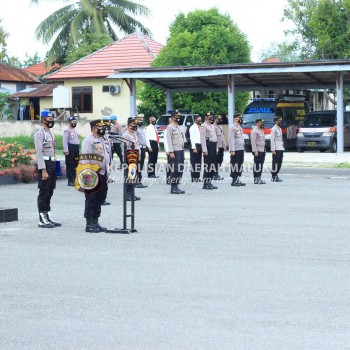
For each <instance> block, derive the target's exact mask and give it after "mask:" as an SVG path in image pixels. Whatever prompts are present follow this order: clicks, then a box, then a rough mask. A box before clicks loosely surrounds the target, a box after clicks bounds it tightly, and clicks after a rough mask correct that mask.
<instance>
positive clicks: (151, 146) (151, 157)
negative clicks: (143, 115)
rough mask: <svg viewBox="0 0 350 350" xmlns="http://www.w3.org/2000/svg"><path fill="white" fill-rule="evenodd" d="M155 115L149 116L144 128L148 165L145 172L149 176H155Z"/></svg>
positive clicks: (157, 139) (156, 157)
mask: <svg viewBox="0 0 350 350" xmlns="http://www.w3.org/2000/svg"><path fill="white" fill-rule="evenodd" d="M156 121H157V120H156V117H154V116H151V117H149V125H148V126H147V128H146V142H147V148H148V167H147V173H148V177H149V178H157V177H158V176H157V175H156V166H157V162H158V152H159V136H158V131H157V128H156Z"/></svg>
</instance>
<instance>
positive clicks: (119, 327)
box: [0, 152, 350, 350]
mask: <svg viewBox="0 0 350 350" xmlns="http://www.w3.org/2000/svg"><path fill="white" fill-rule="evenodd" d="M291 154H292V153H289V152H286V154H285V166H284V167H283V169H282V171H281V174H280V177H281V178H282V179H283V180H284V181H283V182H282V183H271V182H268V183H267V184H265V185H255V184H253V183H252V174H251V172H250V169H249V163H250V161H251V160H250V156H251V155H250V154H246V163H247V168H246V172H245V173H244V176H243V177H244V179H245V181H246V182H247V185H246V186H245V187H239V188H237V187H231V186H230V179H229V177H228V173H227V169H226V168H225V167H224V169H223V170H222V172H221V175H222V176H224V178H225V180H223V181H215V183H216V184H217V186H218V187H219V188H218V189H217V190H212V191H206V190H203V189H202V188H201V187H202V186H201V184H200V183H196V184H192V183H189V182H188V178H189V174H188V172H186V173H185V175H184V181H183V182H184V183H183V184H182V185H181V188H182V189H184V190H185V191H186V193H185V194H184V195H171V194H170V193H169V192H170V189H169V186H168V185H166V184H165V183H164V181H163V180H164V173H163V172H159V175H161V176H160V178H158V179H155V180H154V179H152V181H150V180H151V179H145V180H144V183H145V184H148V187H147V188H145V189H137V190H136V191H137V195H140V196H141V197H142V199H141V201H139V202H136V219H135V227H136V229H137V232H135V233H131V234H107V233H99V234H91V233H86V232H84V228H85V221H84V218H83V211H84V196H83V194H82V193H79V192H78V191H76V190H75V189H74V188H72V187H68V186H67V183H66V180H59V181H58V184H57V189H56V190H55V193H54V196H53V200H52V211H53V216H54V218H55V219H56V220H58V221H61V222H62V223H63V226H62V227H59V228H54V229H41V228H38V227H37V223H38V214H37V208H36V198H37V194H38V189H37V186H36V184H19V185H8V186H0V193H1V197H0V198H1V199H0V206H1V207H17V208H18V211H19V220H18V221H17V222H12V223H6V224H0V249H1V253H0V266H1V267H0V269H1V274H0V296H1V299H0V349H2V350H3V349H4V350H5V349H6V350H7V349H11V350H12V349H35V350H38V349H45V350H46V349H60V350H63V349H94V350H95V349H111V350H112V349H113V350H115V349H117V350H124V349H130V350H137V349H140V350H143V349H152V350H156V349H167V350H168V349H179V350H180V349H181V350H183V349H205V350H206V349H208V350H212V349H220V350H225V349H228V350H232V349H242V350H243V349H251V350H260V349H264V350H265V349H266V350H271V349H297V350H303V349H307V350H309V349H315V350H322V349H325V350H326V349H327V350H329V349H332V350H340V349H342V350H343V349H350V332H349V324H350V312H349V295H350V294H349V289H350V253H349V252H350V240H349V232H350V220H349V198H350V169H338V168H334V167H335V166H337V165H338V164H344V163H346V162H349V155H348V153H345V154H344V155H334V154H329V153H326V154H320V153H317V154H316V153H314V154H312V155H310V154H311V153H303V154H298V153H295V154H293V156H292V155H291ZM267 157H270V156H269V155H268V156H267ZM293 157H295V158H293ZM302 157H304V158H303V161H300V159H301V158H302ZM317 157H318V160H319V161H318V162H317V161H315V159H316V158H317ZM306 158H307V159H306ZM226 161H227V157H226V158H225V164H226ZM295 162H298V164H299V165H300V164H302V165H300V166H295V165H293V164H295ZM160 164H162V161H161V162H160ZM329 164H331V165H332V166H333V167H330V166H329ZM267 167H268V159H267ZM112 176H113V178H114V180H115V182H113V183H111V184H110V186H109V191H108V201H110V202H111V205H109V206H103V208H102V217H101V220H100V221H101V224H103V225H105V226H107V227H108V228H109V229H113V228H120V227H121V225H122V213H123V207H122V185H121V183H119V180H118V179H120V178H121V172H120V171H118V170H115V171H114V172H113V174H112ZM263 178H265V179H267V180H269V178H270V174H269V172H268V171H265V172H264V173H263ZM128 209H130V208H128Z"/></svg>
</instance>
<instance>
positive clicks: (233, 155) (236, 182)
mask: <svg viewBox="0 0 350 350" xmlns="http://www.w3.org/2000/svg"><path fill="white" fill-rule="evenodd" d="M241 124H242V116H241V115H240V114H235V115H234V123H233V126H232V128H231V129H230V133H229V141H228V142H229V151H230V164H231V177H232V183H231V186H245V185H246V184H245V183H244V182H241V181H240V179H239V178H240V176H241V175H242V167H243V162H244V135H243V130H242V126H241Z"/></svg>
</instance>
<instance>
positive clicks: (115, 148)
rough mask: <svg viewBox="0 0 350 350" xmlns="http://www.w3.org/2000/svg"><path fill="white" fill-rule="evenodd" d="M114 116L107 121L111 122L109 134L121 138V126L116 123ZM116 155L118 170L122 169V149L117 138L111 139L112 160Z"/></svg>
mask: <svg viewBox="0 0 350 350" xmlns="http://www.w3.org/2000/svg"><path fill="white" fill-rule="evenodd" d="M117 119H118V118H117V116H116V115H111V116H110V118H109V120H110V121H111V132H113V133H114V134H117V135H119V136H122V133H123V132H122V129H123V128H122V126H121V125H120V124H119V123H118V120H117ZM114 153H116V154H117V156H118V158H119V162H120V168H121V167H122V164H123V153H122V148H121V141H120V139H119V138H118V137H116V138H113V139H112V157H111V158H112V159H113V154H114Z"/></svg>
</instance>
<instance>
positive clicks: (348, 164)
mask: <svg viewBox="0 0 350 350" xmlns="http://www.w3.org/2000/svg"><path fill="white" fill-rule="evenodd" d="M336 168H342V169H349V168H350V163H347V162H345V163H338V164H337V165H336Z"/></svg>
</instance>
